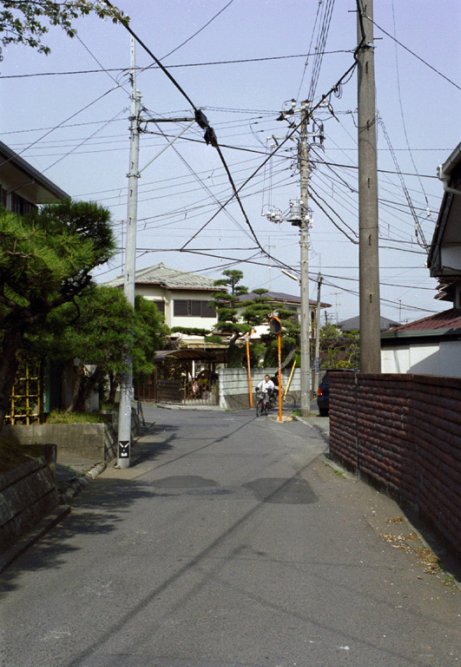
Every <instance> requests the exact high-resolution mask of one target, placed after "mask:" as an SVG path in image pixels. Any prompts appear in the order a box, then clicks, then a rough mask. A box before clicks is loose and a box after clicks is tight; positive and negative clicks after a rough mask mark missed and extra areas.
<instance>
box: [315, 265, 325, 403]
mask: <svg viewBox="0 0 461 667" xmlns="http://www.w3.org/2000/svg"><path fill="white" fill-rule="evenodd" d="M322 282H323V277H322V275H321V274H320V273H319V274H318V275H317V304H316V309H315V361H314V391H315V392H317V389H318V388H319V384H320V293H321V289H322Z"/></svg>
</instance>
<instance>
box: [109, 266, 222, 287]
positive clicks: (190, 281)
mask: <svg viewBox="0 0 461 667" xmlns="http://www.w3.org/2000/svg"><path fill="white" fill-rule="evenodd" d="M123 282H124V278H123V276H119V277H118V278H115V279H114V280H111V281H110V282H109V283H107V284H108V285H111V286H112V287H118V286H120V285H123ZM135 284H137V285H160V286H161V287H166V288H167V289H182V290H209V291H214V290H216V287H215V285H214V280H213V279H212V278H206V277H205V276H200V275H198V274H196V273H187V272H185V271H179V270H178V269H172V268H171V267H169V266H165V264H163V263H160V264H156V265H155V266H150V267H148V268H147V269H139V271H136V273H135Z"/></svg>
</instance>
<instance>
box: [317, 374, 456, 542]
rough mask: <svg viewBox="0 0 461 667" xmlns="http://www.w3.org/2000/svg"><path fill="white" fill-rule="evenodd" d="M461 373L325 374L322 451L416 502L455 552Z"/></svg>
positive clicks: (418, 507)
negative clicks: (326, 420) (326, 424)
mask: <svg viewBox="0 0 461 667" xmlns="http://www.w3.org/2000/svg"><path fill="white" fill-rule="evenodd" d="M460 406H461V379H454V378H447V377H435V376H424V375H407V374H405V375H397V374H395V375H394V374H383V375H368V374H367V375H365V374H360V373H358V374H354V373H344V372H343V373H341V372H339V373H332V374H331V389H330V453H331V455H332V456H333V457H334V458H337V459H339V460H340V461H342V462H343V463H345V464H347V465H348V466H349V467H351V468H353V469H354V470H357V471H359V472H361V473H362V474H364V475H366V476H367V477H368V478H369V479H371V480H373V481H374V482H377V483H378V484H380V485H383V486H384V487H386V488H387V489H389V490H390V491H391V492H392V493H393V494H394V495H396V496H397V497H399V498H400V499H402V500H403V501H405V502H407V503H409V504H411V505H412V506H414V507H416V508H417V509H418V510H419V512H420V514H421V516H422V517H423V518H425V519H426V520H428V521H429V522H430V523H431V524H432V525H433V526H434V527H435V528H436V529H437V530H438V532H439V533H440V534H441V535H442V536H443V537H444V538H445V540H446V541H447V542H448V543H449V544H450V545H451V546H452V547H453V548H454V550H455V551H456V552H457V553H458V554H460V555H461V410H460Z"/></svg>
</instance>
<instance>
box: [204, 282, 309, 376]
mask: <svg viewBox="0 0 461 667" xmlns="http://www.w3.org/2000/svg"><path fill="white" fill-rule="evenodd" d="M223 274H224V276H225V277H224V278H222V279H221V280H217V281H215V285H217V286H222V287H223V289H222V290H221V291H219V292H215V294H214V295H213V296H214V302H213V306H214V307H215V308H216V310H217V313H218V324H217V327H216V329H215V331H216V333H218V334H220V335H221V336H228V337H229V352H228V364H229V366H234V367H240V366H242V365H243V363H244V347H243V345H239V344H238V341H239V340H240V339H241V338H242V337H243V336H244V335H245V334H246V333H248V332H250V331H251V329H252V328H254V327H255V326H258V325H261V324H268V320H269V315H270V314H271V313H273V312H277V314H278V316H279V317H280V319H281V321H282V326H283V337H282V341H283V344H282V354H283V358H284V363H285V364H287V363H289V362H290V360H291V359H292V358H293V356H294V355H295V353H296V349H297V345H298V337H299V325H298V323H297V318H296V314H295V313H293V311H291V310H289V309H288V308H286V307H284V306H283V304H281V303H276V302H274V300H273V299H271V298H270V297H268V295H267V290H265V289H256V290H253V294H254V295H255V296H254V298H253V299H251V300H249V301H242V300H241V296H242V295H245V294H248V288H246V287H244V286H243V285H240V284H239V283H240V281H241V279H242V278H243V273H242V272H241V271H236V270H226V271H223ZM250 355H251V364H252V365H254V366H258V365H259V364H260V360H261V358H263V359H264V365H267V366H270V365H275V366H276V365H277V339H276V337H275V336H274V335H273V334H270V333H268V334H267V335H266V336H264V337H263V339H262V340H261V342H258V343H252V345H251V347H250Z"/></svg>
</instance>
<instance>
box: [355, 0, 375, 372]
mask: <svg viewBox="0 0 461 667" xmlns="http://www.w3.org/2000/svg"><path fill="white" fill-rule="evenodd" d="M357 6H358V12H357V33H358V40H359V49H358V53H357V62H358V143H359V265H360V271H359V280H360V370H361V372H362V373H380V372H381V335H380V334H381V332H380V297H379V246H378V242H379V238H378V237H379V224H378V177H377V158H376V107H375V67H374V44H373V39H374V38H373V23H372V19H373V0H358V2H357Z"/></svg>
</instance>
